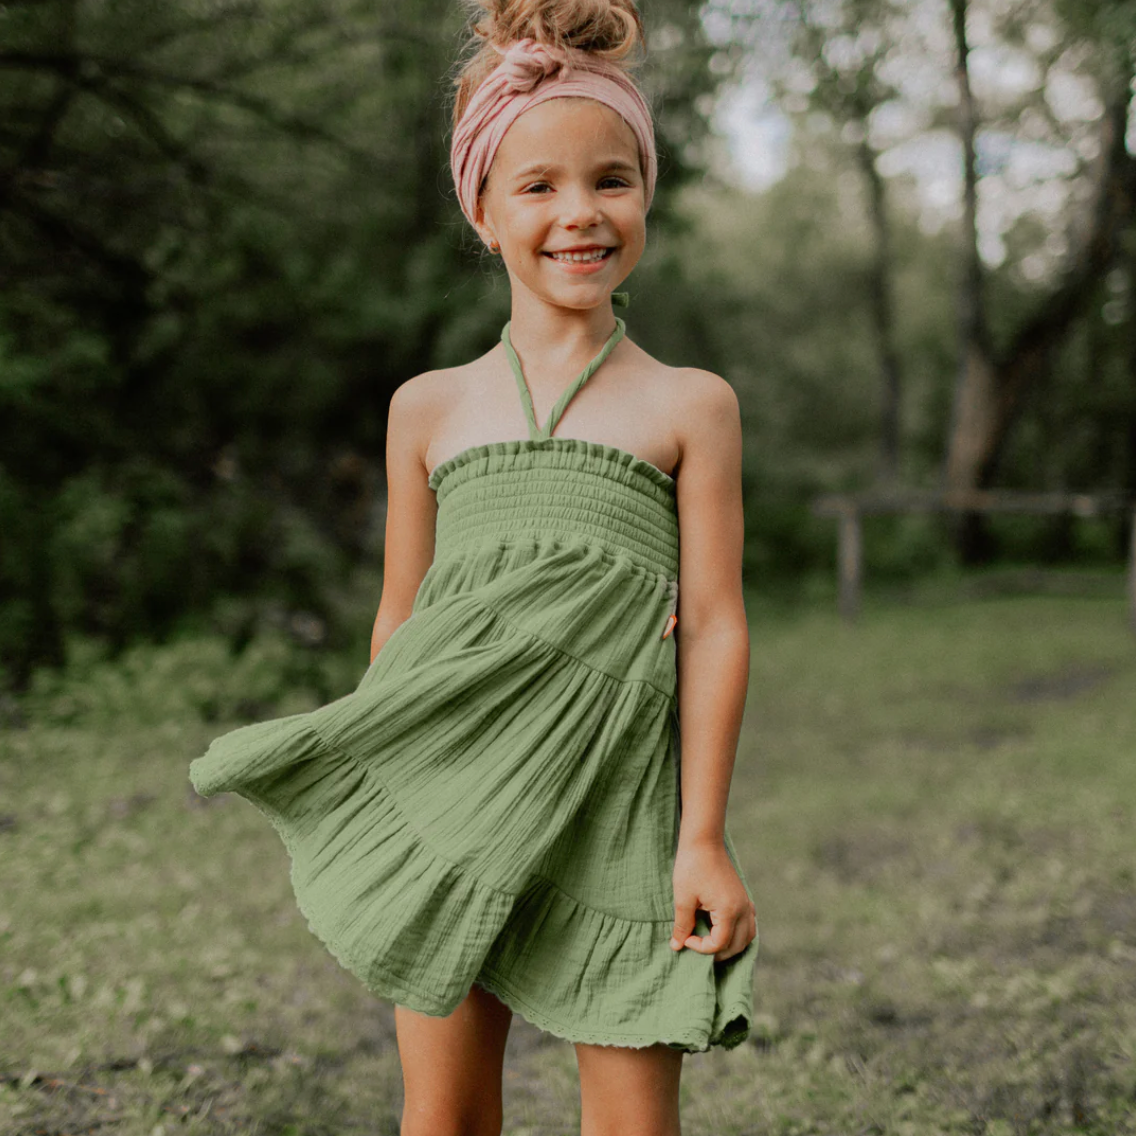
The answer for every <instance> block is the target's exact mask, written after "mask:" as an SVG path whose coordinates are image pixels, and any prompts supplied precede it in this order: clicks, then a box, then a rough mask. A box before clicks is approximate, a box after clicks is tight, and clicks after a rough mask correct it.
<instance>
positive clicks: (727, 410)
mask: <svg viewBox="0 0 1136 1136" xmlns="http://www.w3.org/2000/svg"><path fill="white" fill-rule="evenodd" d="M688 374H689V375H690V376H691V380H692V381H691V382H690V384H689V386H688V388H687V396H686V397H687V398H688V399H689V402H690V405H689V406H688V407H687V408H686V413H685V414H684V416H683V421H684V427H683V435H682V438H681V445H682V456H681V458H680V469H679V476H678V478H677V492H678V508H679V532H680V536H679V580H680V584H679V610H678V615H679V621H678V624H677V626H676V628H675V636H676V648H677V651H678V701H679V728H680V732H681V737H680V745H681V753H682V758H681V771H682V772H681V786H680V791H681V798H682V819H681V823H680V827H679V839H678V850H677V853H676V856H675V866H674V894H675V924H674V930H673V938H672V947H673V948H674V949H675V950H681V949H682V948H683V947H684V946H685V947H690V948H691V949H692V950H695V951H698V952H699V953H701V954H714V955H715V958H716V959H719V960H721V959H726V958H729V957H731V956H732V955H735V954H737V953H739V952H740V951H742V950H744V949H745V947H746V946H747V945H748V944H749V943H750V941H751V940H752V939H753V938H754V937H755V936H756V935H757V919H756V913H755V911H754V906H753V903H752V901H751V900H750V898H749V896H748V895H747V894H746V891H745V887H744V885H743V884H742V881H741V879H740V878H739V877H738V874H737V871H736V870H735V869H734V866H733V863H732V862H731V860H730V858H729V854H728V852H727V850H726V845H725V826H726V804H727V799H728V797H729V792H730V780H731V778H732V776H733V768H734V759H735V755H736V752H737V746H738V738H739V735H740V733H741V724H742V715H743V712H744V710H745V701H746V691H747V689H748V686H749V651H750V639H749V625H748V623H747V621H746V612H745V603H744V599H743V593H742V570H741V566H742V545H743V541H744V518H743V511H742V478H741V465H742V429H741V414H740V411H739V407H738V400H737V395H736V394H735V393H734V390H733V388H732V387H731V386H730V385H729V384H728V383H727V382H726V381H725V380H724V379H722V378H719V377H718V376H717V375H714V374H711V373H710V372H708V371H697V370H691V371H689V372H688ZM699 908H701V909H702V910H704V911H707V912H709V914H710V920H711V927H712V931H711V933H710V934H709V935H706V936H696V935H693V934H692V932H693V930H694V921H695V911H696V910H698V909H699Z"/></svg>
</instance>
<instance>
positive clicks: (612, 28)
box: [453, 0, 647, 128]
mask: <svg viewBox="0 0 1136 1136" xmlns="http://www.w3.org/2000/svg"><path fill="white" fill-rule="evenodd" d="M463 2H464V4H465V5H466V7H468V8H470V9H472V11H471V13H470V19H471V20H472V19H473V17H474V16H475V15H476V14H477V13H478V12H480V13H481V18H480V19H479V20H478V22H477V23H476V24H473V25H472V27H471V28H470V35H471V38H470V40H469V41H468V42H467V46H466V54H467V55H468V56H469V57H468V58H467V59H465V61H464V62H461V61H459V64H458V68H459V70H458V74H457V75H456V77H455V78H454V80H453V83H454V86H455V87H456V88H457V94H456V95H455V97H454V106H453V126H454V127H455V128H456V127H457V124H458V123H459V122H460V121H461V117H462V115H463V114H464V113H465V108H466V107H467V106H468V105H469V100H470V99H471V98H472V97H473V95H474V92H475V91H476V90H477V88H478V87H479V86H480V85H481V84H482V83H483V82H484V81H485V79H487V78H488V77H489V75H490V73H491V72H492V71H494V70H495V69H496V68H497V66H498V65H499V64H500V62H501V56H500V55H499V54H498V53H497V52H496V51H495V50H494V49H493V47H492V46H491V45H493V44H497V45H498V46H500V47H506V46H508V45H509V44H511V43H515V42H516V41H517V40H521V39H526V38H531V39H534V40H536V42H537V43H540V44H543V45H545V46H550V47H573V48H576V49H577V50H580V51H590V52H593V53H595V54H596V55H597V56H599V57H600V58H602V59H604V60H606V61H607V62H609V63H612V64H614V65H616V66H618V67H621V68H622V69H623V70H624V71H626V72H627V73H628V75H630V74H631V73H632V71H633V69H634V68H635V67H637V66H638V65H639V64H640V63H641V62H642V56H643V55H645V54H646V50H647V33H646V31H645V30H644V28H643V22H642V20H641V19H640V17H639V12H638V11H637V10H636V7H635V0H463ZM637 47H638V48H639V49H640V53H639V58H637V59H629V58H628V56H630V55H631V53H632V52H634V51H635V49H636V48H637ZM471 49H472V51H471Z"/></svg>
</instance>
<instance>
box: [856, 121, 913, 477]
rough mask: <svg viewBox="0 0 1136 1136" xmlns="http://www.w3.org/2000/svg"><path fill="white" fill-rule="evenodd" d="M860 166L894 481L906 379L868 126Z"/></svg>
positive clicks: (883, 451)
mask: <svg viewBox="0 0 1136 1136" xmlns="http://www.w3.org/2000/svg"><path fill="white" fill-rule="evenodd" d="M858 153H859V159H860V167H861V169H862V170H863V172H864V177H865V179H866V180H867V183H868V199H869V204H870V206H871V222H872V234H873V237H874V242H875V248H874V249H873V254H872V263H871V268H870V269H869V277H868V292H869V299H870V303H871V308H872V331H873V334H874V336H875V340H876V356H877V358H878V359H879V365H880V456H879V471H878V480H879V481H880V483H882V484H885V485H894V484H895V483H896V482H897V481H898V479H899V452H900V422H901V398H902V393H901V392H902V382H901V377H900V367H899V351H898V350H897V349H896V345H895V308H894V305H893V303H892V293H891V279H892V275H893V272H894V265H893V263H892V247H891V226H890V224H889V219H888V211H887V196H886V192H887V191H886V187H885V185H884V179H883V178H882V177H881V176H880V171H879V170H878V169H877V167H876V155H875V152H874V151H873V150H872V148H871V147H870V146H869V145H868V140H867V130H866V128H865V136H864V138H863V140H862V141H861V143H860V147H859V151H858Z"/></svg>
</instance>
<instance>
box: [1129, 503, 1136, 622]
mask: <svg viewBox="0 0 1136 1136" xmlns="http://www.w3.org/2000/svg"><path fill="white" fill-rule="evenodd" d="M1128 622H1129V624H1130V625H1131V627H1132V630H1133V631H1136V508H1134V509H1133V510H1132V517H1131V526H1130V531H1129V533H1128Z"/></svg>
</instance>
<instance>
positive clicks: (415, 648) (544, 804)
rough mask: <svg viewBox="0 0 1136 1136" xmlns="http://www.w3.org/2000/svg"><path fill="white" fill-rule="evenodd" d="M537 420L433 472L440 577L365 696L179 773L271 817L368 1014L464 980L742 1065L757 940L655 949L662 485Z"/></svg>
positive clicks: (670, 680) (660, 907)
mask: <svg viewBox="0 0 1136 1136" xmlns="http://www.w3.org/2000/svg"><path fill="white" fill-rule="evenodd" d="M621 327H622V321H620V328H621ZM621 333H622V332H621V331H620V334H621ZM614 338H617V337H614ZM614 338H613V340H612V341H609V344H608V345H607V347H606V348H605V352H606V350H609V349H610V347H611V345H612V343H613V342H614ZM506 344H507V346H511V345H510V344H509V343H508V340H507V339H506ZM601 354H603V353H601ZM597 358H599V357H597ZM601 361H602V360H601ZM593 362H594V361H593ZM592 369H593V370H594V367H593V368H592ZM517 373H519V365H518V371H517ZM588 373H590V372H588ZM585 378H586V375H585ZM519 382H520V385H521V386H522V387H523V379H521V380H519ZM580 385H582V380H578V381H577V383H576V384H574V387H575V389H578V388H579V386H580ZM526 393H527V392H526ZM572 393H574V389H573V388H569V390H568V391H566V392H565V394H566V395H567V396H568V397H570V396H571V394H572ZM522 397H523V396H522ZM567 401H568V398H567V397H563V396H562V398H561V400H560V402H559V403H558V408H559V409H558V410H554V413H553V414H552V415H550V418H549V426H548V427H547V429H549V430H550V429H551V426H552V425H555V421H556V419H557V418H558V416H559V411H562V410H563V408H564V406H565V405H566V404H567ZM529 422H530V428H531V433H532V435H533V436H531V437H530V438H529V439H524V440H517V441H505V442H494V443H488V444H485V445H480V446H472V447H470V448H468V449H465V450H462V451H461V452H460V453H458V454H456V455H455V456H454V457H452V458H450V459H448V460H447V461H443V462H442V463H441V464H440V465H438V466H437V467H436V468H435V469H434V470H433V471H432V472H431V474H430V476H429V484H430V487H431V488H432V489H433V490H434V491H435V493H436V499H437V503H438V512H437V522H436V530H435V555H434V559H433V562H432V564H431V566H430V568H429V569H428V571H427V572H426V574H425V576H424V578H423V579H422V581H421V584H420V586H419V589H418V592H417V594H416V597H415V600H414V605H413V609H412V613H411V615H410V617H409V618H408V619H407V620H406V621H405V622H404V623H403V624H402V625H401V626H399V627H398V628H397V629H396V630H395V632H394V633H393V634H392V635H391V636H390V637H389V638H388V639H387V641H386V643H385V644H384V645H383V647H382V650H381V651H380V652H379V654H378V656H377V657H376V658H375V660H374V662H373V663H372V664H371V666H370V667H369V668H368V669H367V671H366V673H365V674H364V676H363V678H362V680H361V682H360V683H359V686H358V687H357V689H356V690H355V691H353V692H352V693H351V694H349V695H347V696H345V697H344V698H341V699H339V700H337V701H336V702H333V703H331V704H329V705H327V706H324V707H321V708H319V709H318V710H315V711H312V712H310V713H306V714H298V715H293V716H291V717H288V718H282V719H277V720H276V721H271V722H264V723H258V724H255V725H252V726H246V727H243V728H241V729H238V730H235V731H233V732H231V733H229V734H226V735H224V736H223V737H221V738H218V739H217V740H216V741H214V743H213V744H212V746H210V749H209V752H208V753H207V754H206V755H205V756H204V757H202V758H199V759H198V760H197V761H196V762H194V763H193V766H192V767H191V771H190V772H191V777H192V778H193V781H194V784H195V785H196V786H197V789H198V791H199V792H202V793H205V794H209V793H215V792H220V791H223V790H229V791H234V792H238V793H240V794H241V795H242V796H244V797H246V798H247V799H248V800H250V801H252V802H253V803H254V804H256V805H257V806H258V807H259V808H260V809H262V811H264V812H265V814H266V815H267V816H268V817H269V818H270V819H271V820H272V821H273V823H274V824H275V826H276V828H277V830H278V831H279V833H280V835H281V836H282V838H283V839H284V841H285V844H286V845H287V847H288V849H289V852H290V854H291V858H292V882H293V886H294V888H295V891H296V896H297V900H298V903H299V905H300V908H301V910H302V911H303V912H304V914H305V916H306V917H307V919H308V923H309V926H310V927H311V929H312V931H313V932H314V933H315V934H316V935H318V936H319V937H320V939H321V940H322V941H323V942H324V943H325V944H326V945H327V946H328V947H329V949H330V950H331V951H332V952H333V953H334V954H335V956H336V957H337V958H338V959H339V960H340V962H341V963H343V965H344V966H346V967H348V968H349V969H350V970H351V971H352V973H354V974H356V975H357V976H358V977H359V978H360V979H361V980H362V981H363V982H364V983H365V984H366V985H367V987H368V988H369V989H371V990H372V991H374V992H375V993H376V994H378V995H380V996H381V997H384V998H388V999H390V1000H392V1001H395V1002H398V1003H400V1004H403V1005H407V1006H409V1007H411V1008H412V1009H416V1010H419V1011H420V1012H423V1013H428V1014H449V1013H451V1012H452V1011H453V1010H454V1009H455V1008H456V1007H457V1006H458V1005H459V1003H460V1002H461V1000H462V999H463V998H464V997H465V995H466V994H467V993H468V991H469V988H470V986H471V985H472V984H474V983H476V984H478V985H480V986H482V987H484V988H485V989H487V990H491V991H492V992H493V993H495V994H496V995H497V996H498V997H499V998H500V999H501V1000H502V1001H504V1002H505V1003H506V1004H507V1005H509V1006H511V1007H512V1008H513V1009H514V1010H515V1011H516V1012H518V1013H520V1014H521V1015H522V1016H524V1017H526V1018H527V1019H528V1020H529V1021H531V1022H533V1023H535V1024H536V1025H538V1026H540V1027H541V1028H543V1029H545V1030H548V1031H549V1032H552V1033H554V1034H557V1035H558V1036H561V1037H564V1038H569V1039H571V1040H574V1041H580V1042H593V1043H601V1044H611V1045H632V1046H642V1045H650V1044H654V1043H656V1042H660V1041H661V1042H665V1043H667V1044H669V1045H671V1046H673V1047H675V1048H681V1049H687V1050H702V1049H707V1048H709V1047H710V1046H712V1045H721V1046H726V1047H730V1046H733V1045H737V1044H738V1043H739V1042H740V1041H742V1040H743V1038H744V1037H745V1036H746V1034H747V1032H748V1030H749V1023H750V1020H751V1018H752V997H753V991H752V969H753V962H754V957H755V953H756V950H757V944H756V940H755V941H754V943H751V944H750V946H749V947H748V948H747V949H746V950H745V951H743V952H741V953H739V954H738V955H735V956H733V957H732V958H730V959H727V960H725V961H723V962H715V961H714V959H713V957H712V956H709V955H703V954H700V953H698V952H695V951H693V950H690V949H684V950H681V951H674V950H672V949H671V948H670V946H669V938H670V933H671V928H672V925H673V919H674V897H673V889H672V882H671V878H672V870H673V865H674V856H675V851H676V842H677V836H678V831H679V823H680V816H681V810H680V796H681V792H680V790H681V778H680V746H679V729H678V713H677V698H676V689H677V682H676V679H677V669H676V662H677V650H676V639H677V636H678V634H679V632H678V631H677V630H676V631H674V632H673V633H668V632H669V625H670V623H671V620H670V618H669V617H670V616H671V615H673V614H674V613H675V611H676V605H677V601H678V594H679V593H678V565H679V525H678V512H677V507H676V493H675V486H676V483H675V481H674V480H673V479H672V478H671V477H670V476H669V475H667V474H665V473H663V472H662V470H660V469H658V468H656V467H655V466H653V465H651V464H649V463H648V462H646V461H644V460H642V459H640V458H638V457H635V456H634V455H632V454H630V453H627V452H626V451H623V450H620V449H616V448H614V447H611V446H607V445H604V444H600V443H596V442H589V441H584V440H581V439H572V438H553V437H549V436H548V435H547V431H545V432H542V431H539V430H537V428H536V425H535V416H534V415H533V414H532V413H531V401H530V403H529ZM726 846H727V850H728V852H729V855H730V857H731V859H732V861H733V863H734V866H735V868H736V869H737V870H738V873H739V876H742V872H741V868H740V866H739V865H738V861H737V857H736V853H735V851H734V848H733V844H732V841H731V840H730V837H729V834H728V833H727V836H726ZM742 879H743V882H744V876H742ZM746 886H747V890H748V884H747V885H746ZM709 927H710V925H709V922H708V920H707V919H706V916H705V913H702V912H700V913H699V914H698V919H697V924H696V929H695V933H696V934H705V933H707V932H708V931H709Z"/></svg>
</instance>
